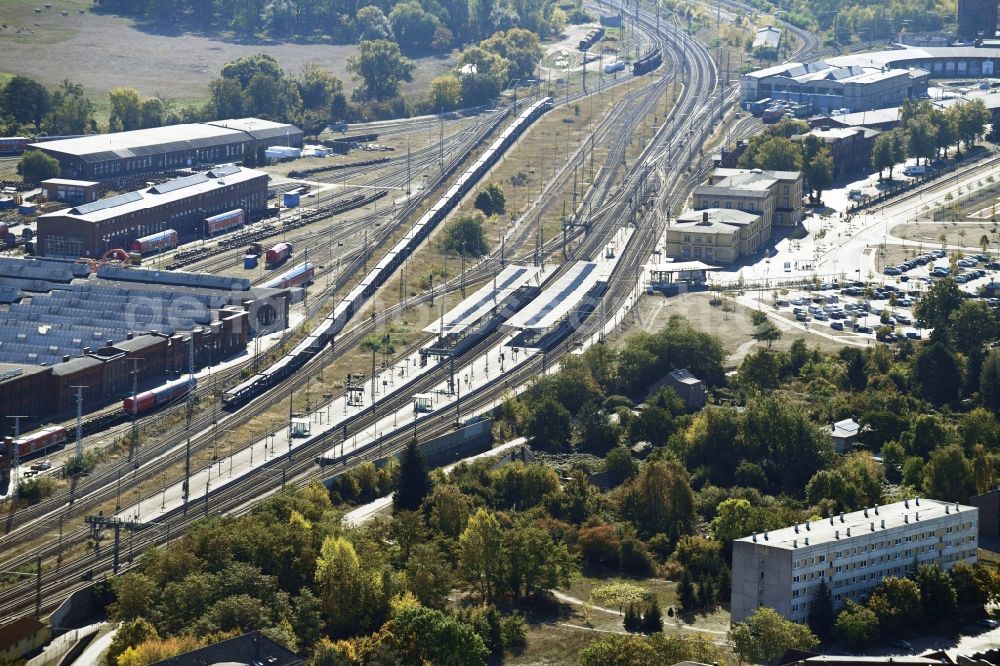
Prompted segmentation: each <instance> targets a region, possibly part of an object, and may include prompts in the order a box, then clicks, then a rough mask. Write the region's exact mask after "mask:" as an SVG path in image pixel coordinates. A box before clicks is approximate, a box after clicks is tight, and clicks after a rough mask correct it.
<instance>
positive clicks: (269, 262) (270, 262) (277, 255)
mask: <svg viewBox="0 0 1000 666" xmlns="http://www.w3.org/2000/svg"><path fill="white" fill-rule="evenodd" d="M290 256H292V244H291V243H278V244H277V245H275V246H274V247H272V248H271V249H270V250H268V251H267V254H265V255H264V265H265V266H268V267H270V268H274V267H275V266H278V265H279V264H281V263H282V262H283V261H285V260H286V259H288V257H290Z"/></svg>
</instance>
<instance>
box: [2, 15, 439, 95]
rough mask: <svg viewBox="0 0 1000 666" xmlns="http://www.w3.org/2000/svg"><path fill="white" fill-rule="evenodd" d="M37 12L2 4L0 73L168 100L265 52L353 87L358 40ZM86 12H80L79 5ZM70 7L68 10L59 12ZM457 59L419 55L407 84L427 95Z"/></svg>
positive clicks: (204, 91)
mask: <svg viewBox="0 0 1000 666" xmlns="http://www.w3.org/2000/svg"><path fill="white" fill-rule="evenodd" d="M52 5H53V6H52V9H47V10H44V11H43V12H42V13H40V14H35V13H34V9H35V8H36V7H41V6H42V5H41V4H40V3H36V2H33V1H31V2H29V1H28V0H4V1H3V2H0V26H6V27H0V71H3V72H9V73H12V74H23V75H26V76H31V77H32V78H34V79H36V80H38V81H40V82H41V83H43V84H45V85H47V86H50V87H54V86H56V85H58V84H59V82H60V81H62V80H63V79H66V78H68V79H70V80H71V81H73V82H76V83H80V84H82V85H83V86H84V89H85V90H86V91H87V92H88V93H89V94H91V95H94V96H103V95H104V94H106V93H107V91H108V90H110V89H111V88H114V87H116V86H132V87H134V88H136V89H138V90H139V92H140V93H141V94H142V95H145V96H153V95H159V96H161V97H164V98H165V99H177V100H192V99H201V98H205V97H207V95H208V85H209V83H210V82H211V80H212V79H213V78H215V77H217V76H218V75H219V72H220V70H221V69H222V66H223V65H224V64H226V63H227V62H229V61H231V60H235V59H236V58H240V57H242V56H247V55H253V54H254V53H267V54H269V55H271V56H273V57H274V58H275V59H277V60H278V62H279V63H281V66H282V68H283V69H284V70H285V71H286V72H289V73H296V72H299V71H300V70H301V69H302V66H303V65H305V64H307V63H317V64H319V65H321V66H323V67H325V68H327V69H328V70H329V71H330V72H331V73H333V74H334V75H335V76H338V77H340V78H341V79H343V80H344V83H345V86H346V87H348V88H351V87H353V85H354V84H353V82H352V81H351V77H350V74H349V73H348V72H347V57H348V56H350V55H351V54H352V53H354V50H355V47H354V46H353V45H335V44H310V43H279V42H271V41H267V40H230V39H224V38H221V37H212V36H202V35H195V34H190V33H184V32H177V33H176V34H174V33H171V31H170V30H169V29H163V30H155V31H154V30H153V29H147V28H144V27H141V26H138V25H137V24H136V23H135V22H133V21H132V20H131V19H128V18H124V17H119V16H114V15H110V14H95V13H93V12H91V11H90V10H89V7H90V6H91V3H90V2H87V1H85V0H61V1H57V2H54V3H52ZM81 9H82V10H84V13H82V14H81V13H79V12H80V10H81ZM62 11H66V12H67V16H62V14H61V12H62ZM452 65H453V61H452V59H451V58H439V57H428V58H421V59H418V60H417V68H416V70H415V71H414V80H413V81H412V82H411V83H407V84H406V85H404V87H403V91H404V93H406V94H409V95H411V96H419V95H422V94H423V92H424V91H425V90H426V89H427V86H428V85H429V83H430V81H431V79H433V78H434V77H435V76H437V75H438V74H440V73H442V72H443V71H446V70H448V69H449V68H451V66H452Z"/></svg>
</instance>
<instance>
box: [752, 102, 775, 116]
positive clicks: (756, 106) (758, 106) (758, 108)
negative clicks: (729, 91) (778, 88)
mask: <svg viewBox="0 0 1000 666" xmlns="http://www.w3.org/2000/svg"><path fill="white" fill-rule="evenodd" d="M769 106H771V98H770V97H765V98H764V99H759V100H757V101H756V102H753V103H751V104H750V109H749V110H750V114H751V115H754V116H759V115H760V114H762V113H764V110H765V109H767V107H769Z"/></svg>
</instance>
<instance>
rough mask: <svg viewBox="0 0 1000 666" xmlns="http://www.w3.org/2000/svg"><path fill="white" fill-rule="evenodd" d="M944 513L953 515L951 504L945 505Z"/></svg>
mask: <svg viewBox="0 0 1000 666" xmlns="http://www.w3.org/2000/svg"><path fill="white" fill-rule="evenodd" d="M944 512H945V513H951V504H945V505H944Z"/></svg>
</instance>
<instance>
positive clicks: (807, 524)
mask: <svg viewBox="0 0 1000 666" xmlns="http://www.w3.org/2000/svg"><path fill="white" fill-rule="evenodd" d="M809 522H810V521H808V520H807V521H806V532H810V531H812V528H811V527H810V526H809Z"/></svg>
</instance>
